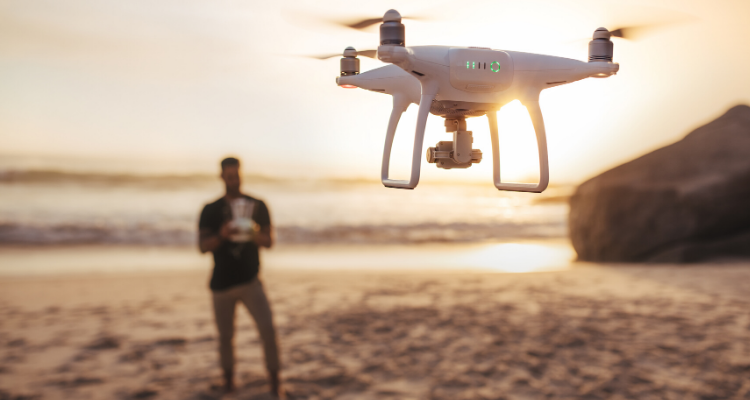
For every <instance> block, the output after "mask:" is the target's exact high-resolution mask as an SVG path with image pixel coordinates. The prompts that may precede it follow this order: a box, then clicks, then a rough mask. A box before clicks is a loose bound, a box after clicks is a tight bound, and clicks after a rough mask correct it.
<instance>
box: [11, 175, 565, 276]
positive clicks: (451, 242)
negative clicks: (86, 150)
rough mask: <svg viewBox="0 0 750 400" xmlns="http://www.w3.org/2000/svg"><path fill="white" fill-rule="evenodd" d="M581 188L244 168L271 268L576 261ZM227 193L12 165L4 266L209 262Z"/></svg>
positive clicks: (203, 181) (62, 268) (214, 184)
mask: <svg viewBox="0 0 750 400" xmlns="http://www.w3.org/2000/svg"><path fill="white" fill-rule="evenodd" d="M572 190H573V188H572V187H552V188H550V189H548V190H547V191H545V192H544V193H543V194H530V193H509V192H499V191H497V190H496V189H495V188H494V187H493V186H492V185H491V184H490V183H489V182H487V183H486V184H474V183H438V182H423V183H421V184H420V186H419V187H418V188H417V189H416V190H411V191H409V190H395V189H387V188H384V187H383V186H382V184H381V183H380V182H379V181H364V180H345V179H338V180H337V179H327V180H326V179H285V178H268V177H263V176H252V175H249V176H245V177H244V178H243V191H244V192H246V193H248V194H250V195H252V196H254V197H257V198H260V199H262V200H264V201H265V202H266V203H267V204H268V206H269V209H270V212H271V217H272V221H273V224H274V226H275V232H276V245H275V246H274V248H273V249H272V250H270V251H268V250H266V251H263V254H262V258H263V265H264V268H276V269H282V268H287V269H335V270H352V269H356V270H362V269H370V270H383V269H399V270H400V269H412V270H414V269H419V270H424V269H430V270H436V271H439V270H456V269H459V270H467V271H468V270H482V271H487V270H490V271H498V272H533V271H541V270H553V269H559V268H563V267H566V266H568V265H569V264H570V261H571V260H572V259H573V258H574V253H573V251H572V249H571V247H570V244H569V242H568V240H567V223H566V221H567V213H568V205H567V199H568V196H569V195H570V193H571V192H572ZM222 194H223V186H222V182H221V181H220V180H219V178H218V176H217V175H211V174H201V173H183V174H169V173H163V174H154V173H150V174H147V173H143V174H127V173H122V172H116V171H115V172H113V171H106V170H104V171H95V170H94V171H92V170H90V169H88V170H83V171H81V170H78V171H71V170H54V169H26V170H18V169H16V170H14V169H6V170H5V171H4V172H0V276H9V275H15V276H17V275H49V274H53V275H54V274H70V273H85V274H89V273H109V272H129V271H158V270H185V269H203V270H206V271H207V273H208V271H210V267H211V260H210V256H208V255H201V254H200V253H199V252H198V251H197V248H196V242H197V230H198V229H197V225H198V217H199V214H200V211H201V209H202V207H203V205H205V204H207V203H210V202H212V201H214V200H216V199H217V198H219V197H220V196H222Z"/></svg>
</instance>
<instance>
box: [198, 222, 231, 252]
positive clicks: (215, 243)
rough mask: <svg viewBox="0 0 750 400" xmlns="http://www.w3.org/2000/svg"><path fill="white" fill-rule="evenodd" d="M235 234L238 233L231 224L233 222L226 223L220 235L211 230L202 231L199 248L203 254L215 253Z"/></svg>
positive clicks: (220, 229)
mask: <svg viewBox="0 0 750 400" xmlns="http://www.w3.org/2000/svg"><path fill="white" fill-rule="evenodd" d="M235 233H237V228H235V227H234V226H233V225H232V224H231V221H227V222H224V223H223V224H222V225H221V228H219V234H218V235H217V234H215V233H214V232H213V231H211V230H209V229H201V231H200V233H199V236H198V247H199V248H200V250H201V253H206V252H209V251H214V250H216V249H217V248H219V246H221V243H222V242H223V241H225V240H227V239H229V237H230V236H232V235H234V234H235Z"/></svg>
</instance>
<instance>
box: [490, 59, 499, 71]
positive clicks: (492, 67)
mask: <svg viewBox="0 0 750 400" xmlns="http://www.w3.org/2000/svg"><path fill="white" fill-rule="evenodd" d="M490 71H492V72H500V63H499V62H497V61H493V62H492V63H491V64H490Z"/></svg>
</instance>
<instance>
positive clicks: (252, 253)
mask: <svg viewBox="0 0 750 400" xmlns="http://www.w3.org/2000/svg"><path fill="white" fill-rule="evenodd" d="M243 197H245V198H246V199H247V200H248V201H251V202H253V203H255V206H254V207H253V221H255V223H256V224H258V225H260V227H261V228H263V227H267V226H269V225H271V216H270V215H269V213H268V208H267V207H266V204H265V203H264V202H263V201H261V200H258V199H254V198H252V197H250V196H246V195H243ZM231 219H232V208H231V207H230V206H229V203H228V202H227V201H226V199H224V198H223V197H222V198H220V199H219V200H216V201H215V202H213V203H211V204H207V205H206V206H205V207H203V211H202V212H201V218H200V222H199V223H198V229H200V230H204V229H205V230H207V231H210V232H211V233H212V234H216V235H218V234H219V230H220V229H221V226H222V225H223V224H224V222H226V221H229V220H231ZM213 253H214V272H213V274H212V275H211V283H210V287H211V290H224V289H228V288H230V287H232V286H235V285H239V284H242V283H246V282H249V281H252V280H253V279H255V277H256V276H257V275H258V270H259V267H260V257H259V254H258V246H257V245H256V244H255V243H254V242H245V243H234V242H231V241H229V240H225V241H223V242H222V243H221V245H219V247H218V248H217V249H216V250H214V251H213Z"/></svg>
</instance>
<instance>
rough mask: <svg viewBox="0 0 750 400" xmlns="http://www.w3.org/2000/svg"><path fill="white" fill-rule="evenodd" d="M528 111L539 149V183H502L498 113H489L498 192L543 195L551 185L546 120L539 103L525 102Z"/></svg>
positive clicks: (494, 173)
mask: <svg viewBox="0 0 750 400" xmlns="http://www.w3.org/2000/svg"><path fill="white" fill-rule="evenodd" d="M525 106H526V109H527V110H528V111H529V116H531V122H532V124H533V125H534V131H535V132H536V142H537V146H538V148H539V183H512V182H501V181H500V143H499V139H498V134H497V113H496V112H494V111H493V112H489V113H487V119H488V120H489V122H490V135H491V137H492V166H493V178H494V182H495V187H496V188H497V189H498V190H510V191H515V192H535V193H541V192H543V191H544V189H546V188H547V184H548V183H549V161H548V158H547V135H546V133H545V130H544V119H542V110H541V108H540V107H539V101H538V100H533V101H527V102H525Z"/></svg>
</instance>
